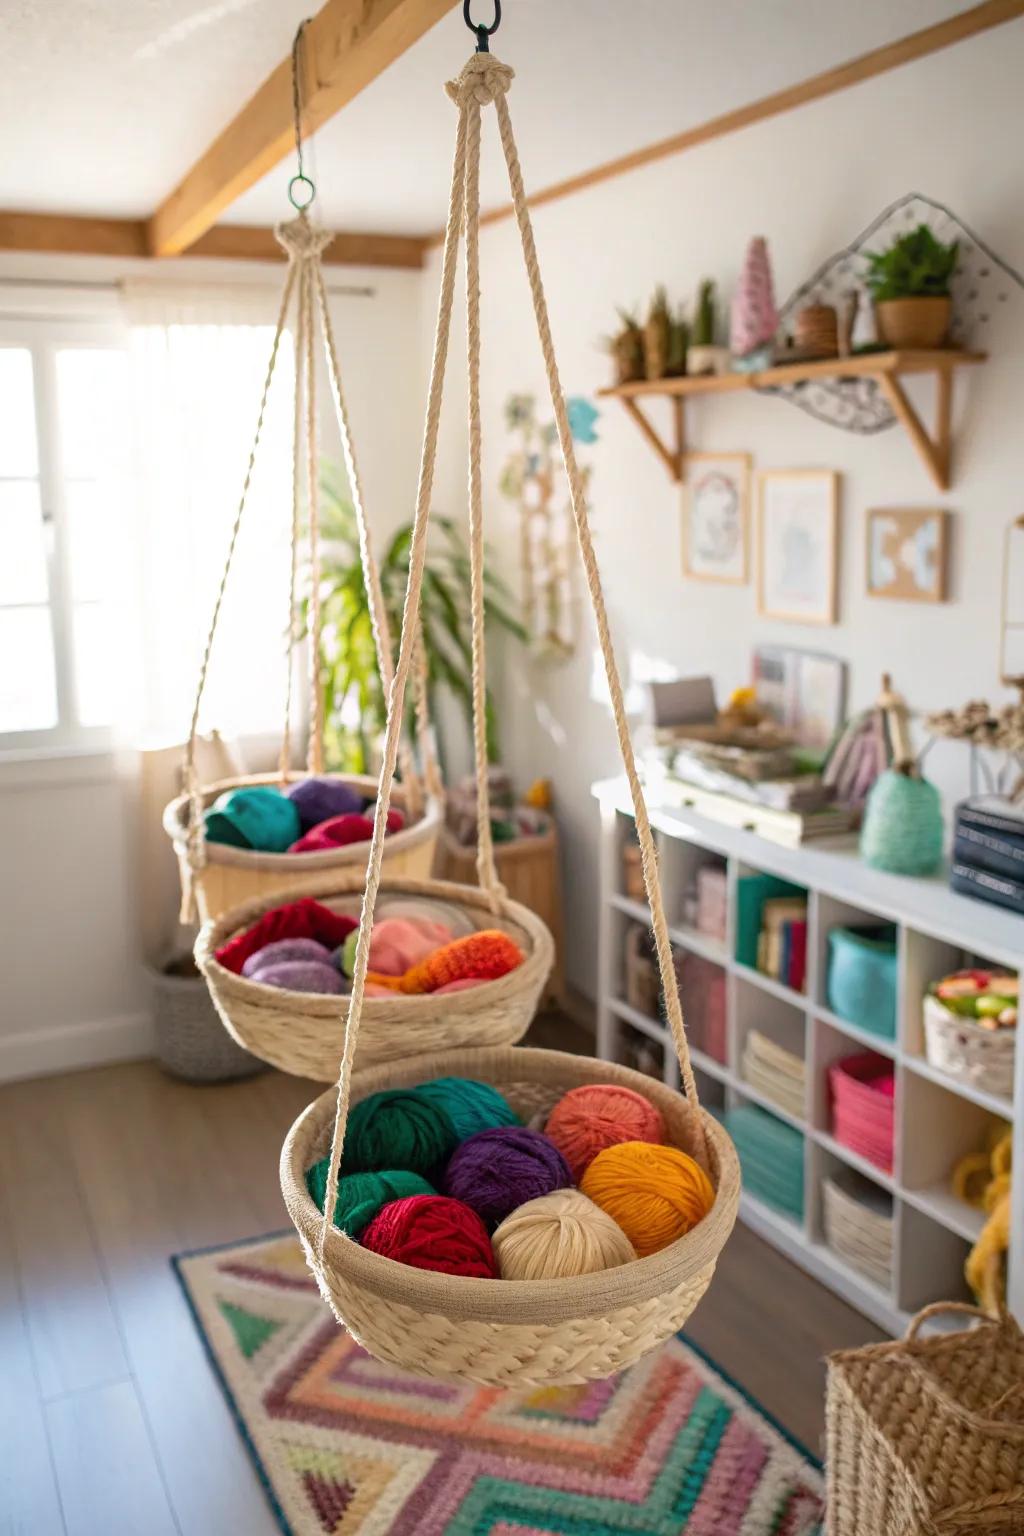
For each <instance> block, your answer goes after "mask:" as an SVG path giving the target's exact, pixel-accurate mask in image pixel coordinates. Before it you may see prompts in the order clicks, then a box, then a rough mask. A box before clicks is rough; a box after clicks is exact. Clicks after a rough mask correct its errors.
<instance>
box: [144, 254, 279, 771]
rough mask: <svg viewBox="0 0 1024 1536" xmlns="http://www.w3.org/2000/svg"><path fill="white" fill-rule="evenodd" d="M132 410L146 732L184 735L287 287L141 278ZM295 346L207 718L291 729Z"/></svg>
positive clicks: (244, 730) (233, 731)
mask: <svg viewBox="0 0 1024 1536" xmlns="http://www.w3.org/2000/svg"><path fill="white" fill-rule="evenodd" d="M123 297H124V309H125V316H126V319H127V321H128V326H129V338H130V339H129V358H130V379H131V414H132V419H133V422H134V439H135V454H136V475H135V483H136V488H137V496H136V499H135V523H136V528H135V544H136V550H137V558H138V566H139V572H140V579H139V583H138V587H139V593H140V602H139V612H138V615H137V628H138V635H139V649H140V657H139V665H138V667H137V668H136V671H137V673H138V675H139V677H140V690H139V691H140V700H139V707H138V709H137V711H136V714H137V722H136V728H137V734H138V736H139V738H140V739H141V740H142V741H143V742H145V743H147V744H151V745H155V744H158V743H160V742H173V741H181V740H183V738H184V734H185V732H186V731H187V728H188V722H189V718H190V715H191V710H192V702H193V695H194V690H195V685H196V679H197V676H198V670H199V664H200V659H201V656H202V651H203V647H204V645H205V642H206V636H207V632H208V628H209V624H210V617H211V614H212V611H213V603H214V599H215V596H216V591H217V587H218V584H219V582H220V578H221V572H222V570H223V566H224V560H225V557H226V554H227V548H228V541H229V538H230V533H231V526H232V523H233V520H234V517H235V513H236V511H237V507H238V499H239V495H240V493H241V488H242V483H243V480H244V478H245V471H246V464H247V462H248V456H249V451H250V448H251V445H252V440H253V434H254V432H255V428H256V419H257V415H258V412H259V402H260V396H261V393H262V389H263V383H264V378H265V376H266V371H267V363H268V359H269V355H270V348H271V343H272V340H273V333H274V323H275V319H276V315H277V308H278V303H279V294H278V293H275V291H274V289H273V288H272V287H267V288H263V287H259V288H255V287H253V288H248V287H231V288H219V287H201V288H200V287H191V288H187V289H183V288H181V287H179V286H174V287H172V286H170V285H158V284H154V283H151V282H131V283H126V284H125V287H124V295H123ZM293 380H294V350H293V346H292V338H291V336H290V335H288V334H287V333H286V334H285V336H284V337H283V338H282V343H281V348H280V351H279V354H278V360H277V367H276V369H275V373H274V379H273V383H272V385H271V391H270V398H269V402H268V407H267V411H266V415H265V418H264V424H263V432H262V436H261V441H260V447H259V451H258V453H257V457H256V465H255V469H254V472H253V478H252V484H251V486H250V490H249V497H248V500H247V503H246V509H245V514H244V517H243V520H242V528H241V533H240V536H239V541H238V546H237V548H236V551H235V559H234V563H233V565H232V569H231V575H230V578H229V581H228V587H227V592H226V596H225V600H224V606H223V609H222V611H221V618H220V623H219V626H218V630H217V635H216V639H215V641H214V647H213V654H212V659H211V664H210V672H209V678H208V683H207V689H206V695H205V702H204V708H203V714H202V719H201V723H202V725H203V727H204V729H209V728H217V729H219V730H221V731H222V732H224V733H225V734H228V735H242V734H248V735H254V734H263V733H270V732H274V731H276V730H279V729H280V724H281V719H282V712H283V698H284V686H285V650H284V640H285V628H286V623H287V604H288V571H289V539H290V532H291V510H292V493H291V477H292V400H293V387H294V384H293Z"/></svg>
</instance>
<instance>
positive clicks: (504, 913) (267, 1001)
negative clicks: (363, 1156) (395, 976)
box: [194, 865, 555, 1058]
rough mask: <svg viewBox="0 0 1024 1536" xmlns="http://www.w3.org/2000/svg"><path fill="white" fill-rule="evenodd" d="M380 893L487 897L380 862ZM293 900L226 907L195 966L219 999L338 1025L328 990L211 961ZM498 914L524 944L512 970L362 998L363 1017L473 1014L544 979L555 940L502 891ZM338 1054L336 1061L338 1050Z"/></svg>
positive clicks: (337, 1005)
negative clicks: (447, 988)
mask: <svg viewBox="0 0 1024 1536" xmlns="http://www.w3.org/2000/svg"><path fill="white" fill-rule="evenodd" d="M365 883H366V874H365V871H364V870H362V869H359V870H351V869H350V870H347V871H346V870H337V869H336V870H334V871H333V872H331V873H330V874H323V875H320V876H318V877H314V878H311V879H310V880H309V881H308V883H307V884H305V885H303V886H302V889H301V894H302V895H304V896H312V897H314V898H317V899H320V898H324V897H326V898H328V899H329V898H330V897H331V896H352V895H355V894H357V893H358V892H360V891H361V890H362V889H363V887H364V885H365ZM380 894H381V895H383V896H387V895H393V894H394V895H405V896H428V897H429V896H433V897H437V899H438V900H441V901H447V902H449V903H452V904H454V905H456V906H460V907H469V908H472V909H475V910H480V909H483V910H485V911H489V910H490V904H489V902H488V899H487V896H486V895H485V894H484V892H483V891H482V890H481V889H480V887H479V886H476V885H459V884H457V883H456V882H455V881H452V880H433V879H430V880H422V879H417V878H416V877H415V876H412V875H389V874H388V872H387V866H386V865H385V866H384V873H383V877H382V879H381V882H380ZM298 899H300V893H299V892H298V891H290V892H281V891H278V892H277V893H276V894H269V895H267V894H265V895H262V896H257V897H254V898H253V900H251V901H247V902H242V903H241V904H240V905H239V906H236V907H228V908H227V909H226V910H225V911H224V912H222V913H221V914H220V916H219V917H215V918H210V919H208V920H207V922H205V923H204V924H203V926H202V928H201V929H200V930H199V937H198V938H197V939H196V944H195V952H194V953H195V961H196V965H197V966H198V967H199V969H200V971H201V972H202V974H203V975H204V976H205V977H206V980H207V982H208V984H209V985H210V987H211V988H212V989H213V991H214V992H215V993H216V994H217V995H219V996H221V997H225V998H233V999H235V1000H236V1001H238V1002H240V1003H246V1004H248V1005H249V1006H250V1007H260V1006H261V1005H262V1006H265V1007H267V1008H272V1009H274V1010H275V1012H276V1011H280V1010H281V1008H282V1006H284V1004H283V1002H282V999H283V998H285V997H287V999H288V1003H287V1006H288V1007H289V1008H291V1009H292V1010H293V1011H294V1012H300V1013H303V1014H305V1015H307V1016H314V1017H318V1018H322V1019H328V1020H331V1021H332V1022H334V1023H336V1024H344V1023H345V1022H346V1020H347V1019H348V998H347V997H343V996H337V995H335V994H333V993H329V994H326V995H324V994H321V993H316V992H286V991H284V990H283V989H282V988H281V987H268V986H265V985H264V984H263V983H262V982H259V981H253V980H252V979H251V978H250V977H248V976H239V975H238V974H237V973H236V972H235V971H229V970H228V969H227V967H226V966H223V965H221V963H220V961H219V960H218V959H217V956H216V951H217V950H218V949H219V948H220V947H221V945H222V944H224V943H225V942H226V940H228V939H229V938H231V937H233V936H234V935H235V934H236V933H239V932H241V931H242V930H243V929H245V928H248V927H250V926H251V925H252V923H253V922H254V921H256V920H257V919H258V918H260V917H262V915H263V913H264V912H268V911H270V910H271V909H272V908H273V907H280V906H285V905H287V904H288V903H289V902H292V901H296V900H298ZM498 915H499V916H500V917H501V918H503V919H506V920H507V921H508V922H509V923H511V924H513V925H514V926H515V927H516V928H517V929H518V930H519V931H520V933H521V934H522V935H523V936H524V937H525V939H526V940H527V941H528V947H527V949H526V954H525V957H524V959H523V962H522V964H521V965H517V966H516V968H515V970H514V971H509V972H507V974H506V975H504V976H499V977H498V978H497V979H496V980H494V981H485V982H482V983H481V984H480V986H478V987H467V988H466V989H465V990H464V991H462V992H453V993H446V994H445V995H444V996H443V997H435V996H434V995H433V994H431V993H429V992H428V993H424V994H423V995H422V996H419V995H413V996H408V997H407V996H405V995H403V994H397V993H396V994H394V995H391V996H388V997H366V998H364V999H363V1014H364V1017H365V1018H366V1019H367V1020H373V1019H374V1018H376V1017H378V1016H382V1015H384V1014H391V1013H393V1012H394V1010H395V1009H396V1008H400V1009H401V1019H402V1022H403V1023H404V1022H405V1021H406V1019H408V1022H409V1023H410V1024H415V1022H416V1020H417V1019H418V1018H419V1019H421V1018H422V1017H423V1014H424V1011H426V1010H429V1011H430V1012H432V1013H435V1012H437V1011H438V1010H439V1009H443V1011H444V1012H445V1013H446V1014H454V1015H458V1014H471V1013H473V1012H474V1011H476V1009H477V1008H478V1007H479V1004H480V1002H481V1001H482V1000H484V999H486V1001H487V1002H488V1004H490V1005H491V1006H493V1005H494V1004H495V1003H501V1002H502V1001H503V1000H504V999H505V998H509V999H511V998H512V997H514V996H516V995H517V994H518V993H520V992H521V991H522V990H523V984H524V983H527V984H530V985H532V984H533V982H534V980H535V978H537V977H538V976H540V977H542V978H546V977H547V974H548V972H549V971H550V969H551V967H552V965H553V964H554V958H555V942H554V939H553V938H552V936H551V933H550V931H549V929H548V927H547V925H546V924H545V923H544V922H543V921H542V920H541V918H539V917H538V916H537V914H536V913H535V912H531V911H530V909H529V908H528V907H524V906H522V905H521V904H520V903H519V902H517V901H512V900H510V899H509V898H508V897H507V896H506V897H503V898H502V899H501V902H500V911H499V914H498ZM485 926H486V925H485ZM474 1000H475V1001H474ZM338 1054H339V1058H340V1055H341V1051H340V1047H339V1052H338Z"/></svg>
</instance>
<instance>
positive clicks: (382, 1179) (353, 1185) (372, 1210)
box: [306, 1157, 437, 1238]
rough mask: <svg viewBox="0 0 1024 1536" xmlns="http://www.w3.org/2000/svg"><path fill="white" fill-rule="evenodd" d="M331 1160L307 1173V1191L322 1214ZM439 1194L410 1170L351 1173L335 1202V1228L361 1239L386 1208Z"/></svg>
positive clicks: (324, 1159)
mask: <svg viewBox="0 0 1024 1536" xmlns="http://www.w3.org/2000/svg"><path fill="white" fill-rule="evenodd" d="M329 1163H330V1158H328V1157H322V1158H321V1159H320V1161H319V1162H318V1163H314V1164H313V1166H312V1168H308V1169H307V1170H306V1188H307V1189H308V1190H309V1193H310V1195H311V1197H312V1199H313V1201H314V1203H315V1205H316V1207H317V1210H319V1211H322V1210H323V1208H324V1199H325V1197H326V1195H327V1169H328V1165H329ZM436 1194H437V1190H436V1189H435V1188H434V1187H433V1185H432V1184H428V1183H427V1181H426V1179H424V1178H421V1177H420V1175H419V1174H418V1173H410V1172H409V1170H408V1169H407V1168H388V1169H383V1170H381V1171H380V1172H379V1173H349V1174H346V1175H345V1177H344V1178H341V1179H339V1180H338V1198H337V1200H336V1201H335V1202H334V1225H335V1226H336V1227H340V1228H341V1230H342V1231H343V1232H344V1233H346V1234H347V1235H348V1236H349V1237H354V1238H358V1237H359V1234H360V1233H361V1232H362V1231H363V1229H364V1227H368V1226H369V1225H370V1222H371V1221H372V1220H373V1218H374V1217H375V1216H376V1214H377V1212H378V1211H379V1210H380V1208H381V1206H383V1205H390V1203H391V1201H392V1200H404V1199H405V1197H406V1196H407V1195H436Z"/></svg>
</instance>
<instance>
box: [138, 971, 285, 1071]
mask: <svg viewBox="0 0 1024 1536" xmlns="http://www.w3.org/2000/svg"><path fill="white" fill-rule="evenodd" d="M189 968H190V969H191V959H190V960H189ZM147 970H148V972H149V984H150V993H151V997H152V1006H153V1031H154V1034H155V1036H156V1059H157V1061H158V1062H159V1063H160V1065H161V1067H163V1069H164V1071H165V1072H169V1073H170V1074H171V1076H172V1077H180V1078H183V1079H184V1081H185V1082H187V1083H225V1082H230V1081H231V1079H232V1078H236V1077H251V1076H252V1075H253V1073H255V1072H262V1071H264V1065H263V1062H262V1061H259V1060H258V1059H257V1058H256V1057H255V1056H253V1055H251V1054H250V1053H249V1052H248V1051H244V1050H243V1049H242V1047H241V1046H240V1045H238V1043H237V1042H236V1041H235V1040H233V1039H232V1038H231V1036H230V1035H228V1034H226V1033H225V1031H224V1030H223V1029H222V1028H221V1024H220V1019H219V1018H218V1016H217V1010H216V1009H215V1008H214V1006H213V1001H212V999H211V997H210V992H209V988H208V987H207V986H206V985H205V984H204V982H203V978H202V977H201V976H198V975H195V974H193V975H187V974H186V975H181V974H178V973H176V972H173V971H169V970H156V969H155V968H153V967H147Z"/></svg>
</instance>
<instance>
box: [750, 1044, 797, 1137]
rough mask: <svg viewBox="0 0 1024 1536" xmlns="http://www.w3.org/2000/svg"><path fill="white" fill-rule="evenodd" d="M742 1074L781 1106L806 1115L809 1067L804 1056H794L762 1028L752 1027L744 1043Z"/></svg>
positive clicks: (753, 1085) (794, 1116)
mask: <svg viewBox="0 0 1024 1536" xmlns="http://www.w3.org/2000/svg"><path fill="white" fill-rule="evenodd" d="M740 1075H741V1076H742V1078H743V1081H744V1082H745V1083H749V1084H750V1086H751V1088H756V1089H757V1091H758V1093H760V1094H762V1095H763V1096H764V1097H765V1098H766V1099H770V1100H771V1102H772V1103H773V1104H776V1105H778V1107H779V1109H784V1110H785V1111H786V1113H787V1114H790V1115H792V1116H793V1118H794V1119H796V1120H801V1119H803V1115H804V1102H805V1093H806V1085H807V1067H806V1065H805V1063H804V1059H803V1057H802V1056H795V1055H794V1054H793V1053H792V1051H787V1050H785V1049H784V1048H783V1047H782V1046H781V1045H778V1044H777V1043H776V1042H775V1041H774V1040H772V1039H770V1038H769V1037H768V1036H767V1035H763V1034H762V1033H761V1031H760V1030H759V1029H752V1030H751V1031H750V1032H749V1034H748V1035H747V1040H746V1044H745V1045H744V1047H743V1056H742V1059H741V1061H740Z"/></svg>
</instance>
